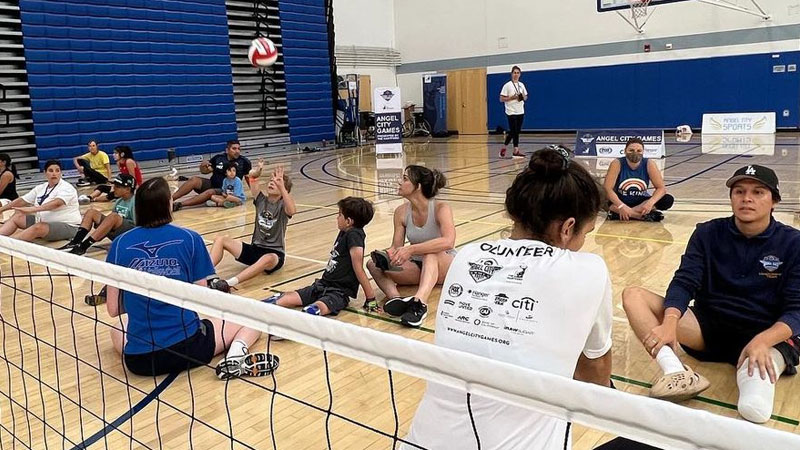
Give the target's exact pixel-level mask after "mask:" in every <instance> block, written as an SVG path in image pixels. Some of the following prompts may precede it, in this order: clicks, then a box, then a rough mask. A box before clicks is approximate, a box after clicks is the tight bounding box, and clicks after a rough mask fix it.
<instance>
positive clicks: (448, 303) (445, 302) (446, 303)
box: [444, 298, 456, 306]
mask: <svg viewBox="0 0 800 450" xmlns="http://www.w3.org/2000/svg"><path fill="white" fill-rule="evenodd" d="M444 304H445V305H450V306H455V304H456V302H454V301H453V300H450V299H449V298H448V299H445V300H444Z"/></svg>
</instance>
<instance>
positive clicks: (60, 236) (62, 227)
mask: <svg viewBox="0 0 800 450" xmlns="http://www.w3.org/2000/svg"><path fill="white" fill-rule="evenodd" d="M34 224H36V216H35V215H33V214H29V215H27V216H25V228H29V227H32V226H33V225H34ZM77 232H78V225H71V224H68V223H64V222H47V234H46V235H45V236H44V237H43V238H42V239H44V240H45V241H50V242H52V241H65V240H69V239H72V238H73V237H74V236H75V233H77Z"/></svg>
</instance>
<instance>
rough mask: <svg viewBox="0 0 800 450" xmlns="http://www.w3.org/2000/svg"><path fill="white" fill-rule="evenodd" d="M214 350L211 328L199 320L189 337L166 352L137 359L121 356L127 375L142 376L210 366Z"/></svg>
mask: <svg viewBox="0 0 800 450" xmlns="http://www.w3.org/2000/svg"><path fill="white" fill-rule="evenodd" d="M215 347H216V342H215V341H214V324H213V323H211V321H210V320H208V319H203V320H201V321H200V326H199V328H198V329H197V332H196V333H195V334H194V335H193V336H192V337H190V338H188V339H185V340H183V341H181V342H178V343H177V344H174V345H172V346H170V347H169V348H165V349H162V350H156V351H154V352H150V353H141V354H138V355H129V354H125V366H126V367H127V368H128V370H129V371H131V373H134V374H136V375H144V376H156V375H164V374H167V373H174V372H181V371H184V370H189V369H191V368H193V367H198V366H203V365H206V364H208V363H210V362H211V359H212V358H214V349H215Z"/></svg>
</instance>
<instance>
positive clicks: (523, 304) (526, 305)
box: [511, 297, 539, 311]
mask: <svg viewBox="0 0 800 450" xmlns="http://www.w3.org/2000/svg"><path fill="white" fill-rule="evenodd" d="M537 303H539V300H534V299H532V298H530V297H522V298H521V299H519V300H513V301H512V302H511V307H512V308H516V309H521V310H523V311H533V307H534V306H536V304H537Z"/></svg>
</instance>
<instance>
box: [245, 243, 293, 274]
mask: <svg viewBox="0 0 800 450" xmlns="http://www.w3.org/2000/svg"><path fill="white" fill-rule="evenodd" d="M270 254H272V255H278V264H277V265H276V266H275V267H273V268H272V269H269V270H265V271H264V272H265V273H266V274H267V275H269V274H271V273H274V272H277V271H278V270H280V268H281V267H283V261H284V259H286V255H284V253H283V252H281V251H279V250H273V249H271V248H264V247H259V246H257V245H253V244H248V243H247V242H242V253H240V254H239V257H238V258H236V261H238V262H240V263H242V264H244V265H245V266H252V265H253V264H255V263H257V262H258V260H259V259H261V257H262V256H264V255H270Z"/></svg>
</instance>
